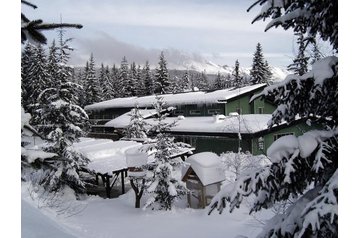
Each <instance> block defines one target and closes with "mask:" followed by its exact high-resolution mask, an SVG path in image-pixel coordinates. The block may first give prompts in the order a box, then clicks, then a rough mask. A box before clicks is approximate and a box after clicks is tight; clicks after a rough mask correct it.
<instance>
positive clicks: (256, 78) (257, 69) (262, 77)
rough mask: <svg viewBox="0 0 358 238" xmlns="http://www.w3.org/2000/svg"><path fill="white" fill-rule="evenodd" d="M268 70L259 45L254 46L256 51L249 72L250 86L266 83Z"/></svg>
mask: <svg viewBox="0 0 358 238" xmlns="http://www.w3.org/2000/svg"><path fill="white" fill-rule="evenodd" d="M269 70H270V69H269V68H268V64H267V65H266V63H265V58H264V55H263V53H262V46H261V44H260V43H257V45H256V51H255V53H254V58H253V60H252V68H251V70H250V76H251V84H259V83H267V82H268V78H267V76H268V75H267V72H268V71H269Z"/></svg>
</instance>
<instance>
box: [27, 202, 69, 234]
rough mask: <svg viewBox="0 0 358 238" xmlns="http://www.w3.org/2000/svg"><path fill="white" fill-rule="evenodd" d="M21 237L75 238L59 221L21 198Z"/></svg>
mask: <svg viewBox="0 0 358 238" xmlns="http://www.w3.org/2000/svg"><path fill="white" fill-rule="evenodd" d="M21 237H23V238H49V237H51V238H74V237H76V236H73V235H71V234H70V233H69V231H67V229H65V228H64V227H62V226H60V225H59V224H58V223H57V221H55V220H52V219H50V218H49V217H48V216H46V215H44V214H42V213H41V212H40V210H39V209H37V208H36V207H33V206H32V205H30V203H28V202H27V201H25V200H23V199H21Z"/></svg>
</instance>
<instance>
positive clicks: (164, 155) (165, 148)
mask: <svg viewBox="0 0 358 238" xmlns="http://www.w3.org/2000/svg"><path fill="white" fill-rule="evenodd" d="M153 106H154V108H155V110H156V112H157V115H158V119H157V124H156V125H155V126H153V128H152V130H153V131H155V133H156V137H155V139H156V143H155V146H154V148H155V149H156V153H155V160H156V162H155V167H154V171H153V176H152V177H151V178H148V187H147V188H146V192H147V193H149V194H150V196H149V198H148V200H147V202H146V204H145V208H147V207H152V209H160V210H161V209H164V210H171V209H172V206H173V202H174V201H175V200H176V199H178V198H179V197H181V196H183V195H185V194H186V193H187V189H186V187H185V185H184V183H183V182H182V181H181V180H180V176H177V174H176V173H175V170H176V169H178V168H179V165H180V164H181V163H182V161H181V159H172V158H171V156H172V155H173V154H174V153H177V152H178V150H179V149H180V146H181V145H180V144H178V143H175V142H174V138H173V137H169V136H168V135H167V134H166V132H167V131H168V130H169V129H170V128H171V127H173V126H174V125H175V122H173V123H167V122H165V121H164V120H165V118H166V117H167V113H163V111H164V106H165V102H164V100H163V98H162V97H158V96H157V97H156V103H155V104H154V105H153Z"/></svg>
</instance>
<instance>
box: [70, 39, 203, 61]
mask: <svg viewBox="0 0 358 238" xmlns="http://www.w3.org/2000/svg"><path fill="white" fill-rule="evenodd" d="M76 44H78V45H80V46H81V47H80V48H78V50H77V51H75V53H74V54H73V55H72V58H71V61H70V63H71V64H73V65H84V64H85V62H86V61H87V60H88V59H89V57H90V53H93V55H94V58H95V60H96V62H97V63H104V64H117V65H118V64H120V62H121V61H122V59H123V57H124V56H125V57H126V58H127V61H128V62H136V63H138V64H144V63H145V61H147V60H148V61H149V63H150V64H151V65H155V64H157V62H158V61H159V55H160V52H161V51H162V49H146V48H144V47H140V46H136V45H133V44H128V43H125V42H123V41H120V40H117V39H115V38H113V37H112V36H110V35H108V34H106V33H104V32H98V34H97V37H96V38H81V37H79V38H78V39H76ZM75 48H76V47H75ZM163 51H164V55H165V58H166V60H167V61H168V62H169V63H171V64H178V65H180V64H182V63H183V62H186V61H190V60H195V61H197V62H204V61H205V58H204V57H203V56H202V55H201V54H199V53H192V52H191V53H188V52H184V51H181V50H177V49H174V48H168V49H164V50H163Z"/></svg>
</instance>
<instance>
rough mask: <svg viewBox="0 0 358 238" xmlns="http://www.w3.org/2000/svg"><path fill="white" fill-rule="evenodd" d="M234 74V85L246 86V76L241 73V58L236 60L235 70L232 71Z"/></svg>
mask: <svg viewBox="0 0 358 238" xmlns="http://www.w3.org/2000/svg"><path fill="white" fill-rule="evenodd" d="M232 76H233V77H234V78H233V80H234V82H233V86H234V87H239V88H241V87H243V86H244V78H243V77H242V75H241V73H240V63H239V60H236V61H235V67H234V71H233V72H232Z"/></svg>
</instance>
